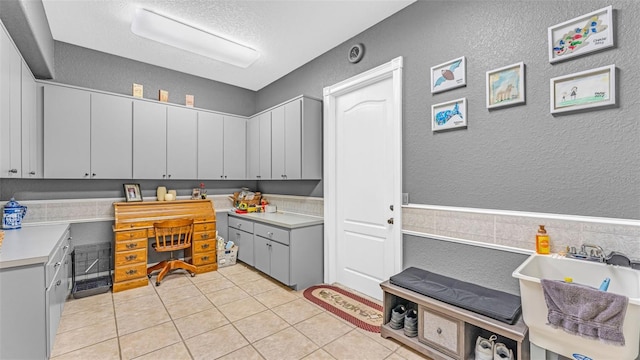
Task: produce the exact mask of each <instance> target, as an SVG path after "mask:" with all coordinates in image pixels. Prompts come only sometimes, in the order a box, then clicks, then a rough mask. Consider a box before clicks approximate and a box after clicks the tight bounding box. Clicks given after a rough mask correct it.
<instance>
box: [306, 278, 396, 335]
mask: <svg viewBox="0 0 640 360" xmlns="http://www.w3.org/2000/svg"><path fill="white" fill-rule="evenodd" d="M304 297H305V298H307V300H309V301H311V302H312V303H314V304H316V305H318V306H320V307H322V308H324V309H325V310H327V311H330V312H331V313H333V314H335V315H337V316H339V317H341V318H342V319H344V320H346V321H348V322H350V323H352V324H353V325H355V326H357V327H359V328H361V329H364V330H367V331H371V332H374V333H379V332H380V326H382V321H383V320H384V316H383V314H382V306H380V305H378V304H376V303H374V302H373V301H370V300H367V299H365V298H362V297H361V296H358V295H355V294H353V293H350V292H349V291H347V290H344V289H341V288H339V287H335V286H331V285H316V286H312V287H310V288H308V289H306V290H305V291H304Z"/></svg>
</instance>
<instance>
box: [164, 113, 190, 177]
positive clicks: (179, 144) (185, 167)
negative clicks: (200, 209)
mask: <svg viewBox="0 0 640 360" xmlns="http://www.w3.org/2000/svg"><path fill="white" fill-rule="evenodd" d="M197 140H198V113H197V111H196V110H193V109H185V108H178V107H173V106H169V107H168V110H167V177H168V178H169V179H186V180H193V179H197V178H198V141H197Z"/></svg>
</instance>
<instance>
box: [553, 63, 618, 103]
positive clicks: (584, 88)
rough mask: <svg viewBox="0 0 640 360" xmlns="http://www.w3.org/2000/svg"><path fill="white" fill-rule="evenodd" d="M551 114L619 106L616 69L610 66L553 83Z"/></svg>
mask: <svg viewBox="0 0 640 360" xmlns="http://www.w3.org/2000/svg"><path fill="white" fill-rule="evenodd" d="M550 94H551V99H550V100H551V113H552V114H557V113H563V112H569V111H577V110H585V109H591V108H596V107H609V106H613V105H615V104H616V66H615V65H608V66H603V67H599V68H596V69H592V70H587V71H582V72H578V73H575V74H569V75H564V76H559V77H556V78H553V79H551V80H550Z"/></svg>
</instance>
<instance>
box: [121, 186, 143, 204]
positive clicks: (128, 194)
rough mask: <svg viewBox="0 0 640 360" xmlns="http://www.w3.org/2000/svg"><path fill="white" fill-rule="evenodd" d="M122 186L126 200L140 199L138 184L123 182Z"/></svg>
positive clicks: (140, 193)
mask: <svg viewBox="0 0 640 360" xmlns="http://www.w3.org/2000/svg"><path fill="white" fill-rule="evenodd" d="M123 186H124V198H125V199H126V200H127V202H135V201H142V192H141V191H140V184H123Z"/></svg>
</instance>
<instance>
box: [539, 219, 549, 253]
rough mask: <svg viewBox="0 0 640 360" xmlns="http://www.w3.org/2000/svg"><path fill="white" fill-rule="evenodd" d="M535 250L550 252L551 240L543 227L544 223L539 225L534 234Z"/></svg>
mask: <svg viewBox="0 0 640 360" xmlns="http://www.w3.org/2000/svg"><path fill="white" fill-rule="evenodd" d="M536 252H537V253H538V254H545V255H546V254H549V253H550V252H551V242H550V241H549V234H547V230H545V229H544V225H540V228H539V229H538V234H537V235H536Z"/></svg>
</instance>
